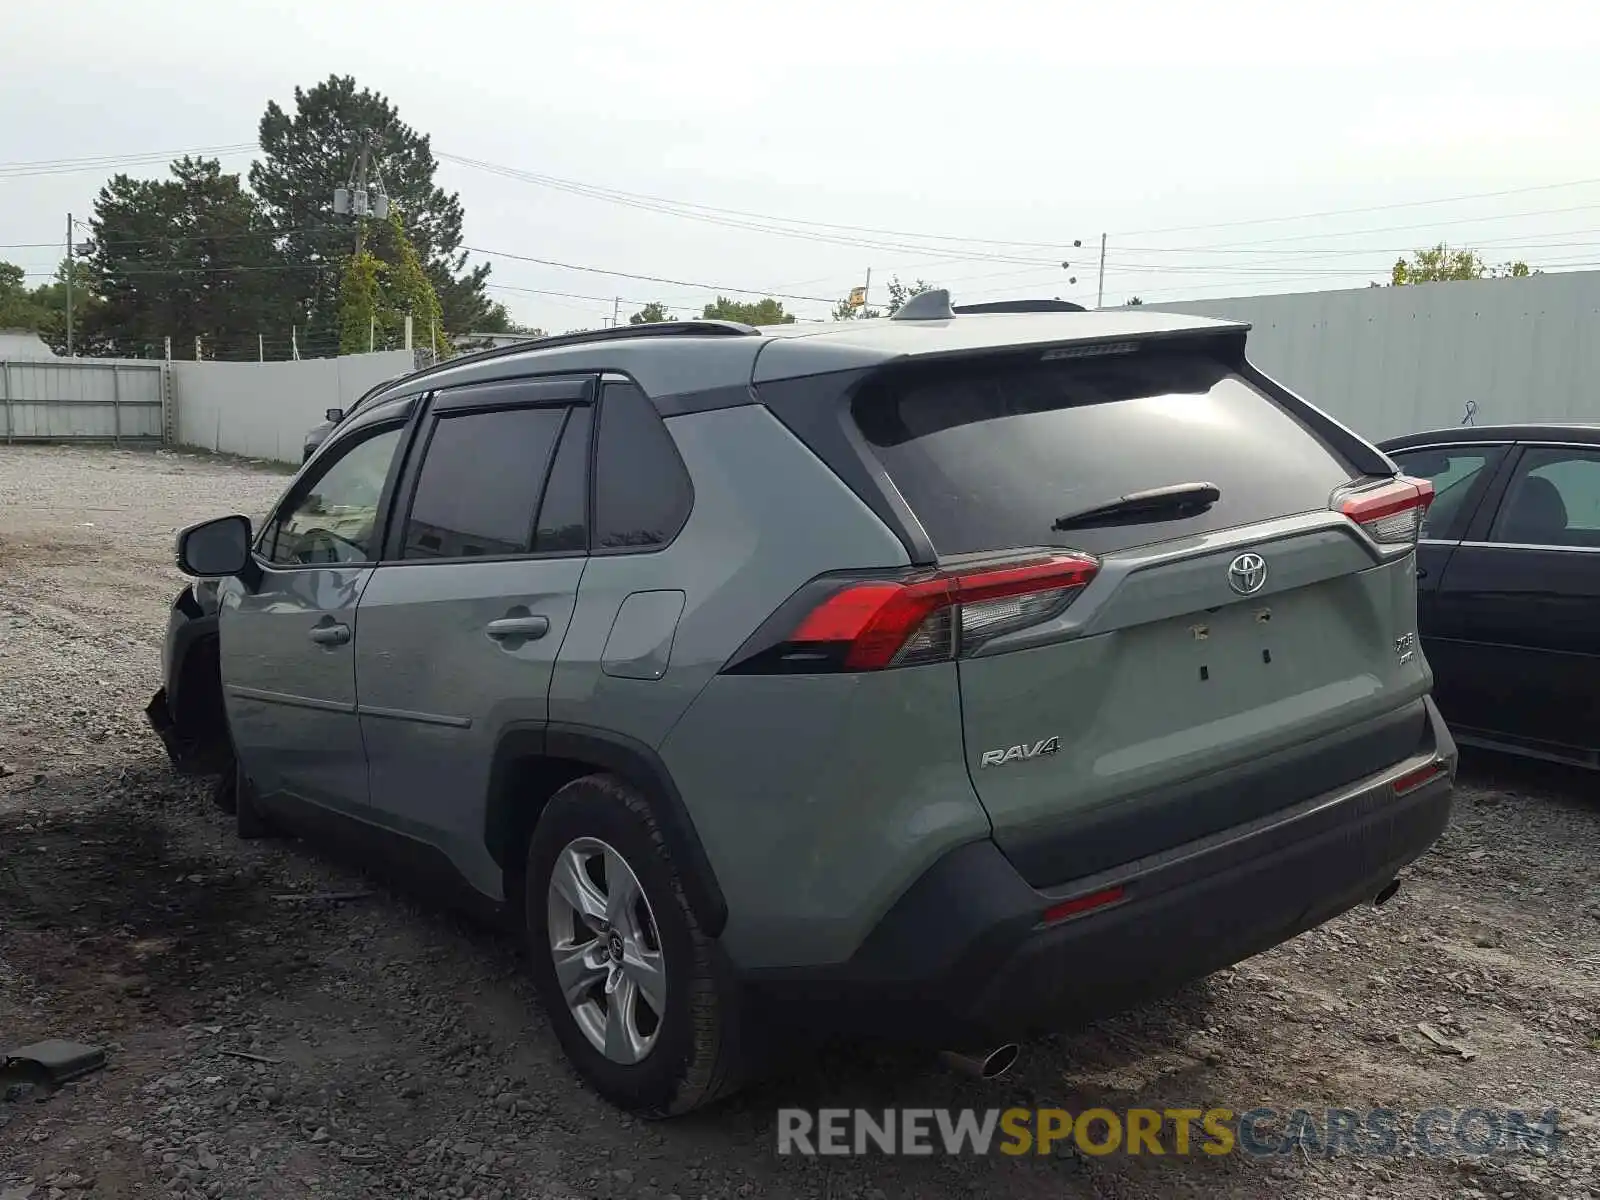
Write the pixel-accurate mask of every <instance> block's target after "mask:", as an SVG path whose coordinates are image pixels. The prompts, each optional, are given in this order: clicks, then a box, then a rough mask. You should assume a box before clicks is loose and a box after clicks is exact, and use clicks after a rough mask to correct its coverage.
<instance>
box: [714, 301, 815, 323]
mask: <svg viewBox="0 0 1600 1200" xmlns="http://www.w3.org/2000/svg"><path fill="white" fill-rule="evenodd" d="M700 315H701V316H702V317H704V318H705V319H706V320H707V321H739V322H741V323H743V324H745V325H792V324H794V314H793V313H787V312H784V311H783V302H782V301H781V300H774V299H773V298H772V297H771V296H767V297H764V298H763V299H760V300H730V299H729V298H728V297H727V296H718V297H717V298H716V301H715V302H714V303H712V304H708V305H706V306H705V308H704V309H703V310H702V311H701V314H700Z"/></svg>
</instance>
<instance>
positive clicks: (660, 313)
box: [628, 297, 720, 325]
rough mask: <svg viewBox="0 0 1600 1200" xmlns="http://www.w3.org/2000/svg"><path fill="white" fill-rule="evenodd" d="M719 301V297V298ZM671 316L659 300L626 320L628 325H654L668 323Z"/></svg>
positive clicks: (653, 301)
mask: <svg viewBox="0 0 1600 1200" xmlns="http://www.w3.org/2000/svg"><path fill="white" fill-rule="evenodd" d="M719 299H720V297H719ZM670 320H672V314H671V313H669V312H668V311H667V306H666V305H665V304H663V303H661V301H659V300H652V301H650V303H649V304H646V305H645V306H644V307H643V308H641V309H640V310H639V311H638V312H636V313H634V314H633V316H631V317H629V318H628V324H629V325H654V324H656V323H657V322H658V321H670Z"/></svg>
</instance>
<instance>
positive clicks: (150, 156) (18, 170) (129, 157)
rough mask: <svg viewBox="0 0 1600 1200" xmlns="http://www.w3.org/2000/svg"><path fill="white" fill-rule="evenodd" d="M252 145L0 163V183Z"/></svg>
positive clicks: (235, 151) (219, 152) (238, 151)
mask: <svg viewBox="0 0 1600 1200" xmlns="http://www.w3.org/2000/svg"><path fill="white" fill-rule="evenodd" d="M256 148H257V147H256V144H255V143H254V142H235V143H233V144H232V145H227V146H200V147H197V148H194V149H190V150H165V151H160V152H156V151H149V152H146V153H142V154H106V155H98V156H96V157H93V158H57V159H40V160H38V161H35V162H10V163H0V179H29V178H33V177H35V176H39V175H71V174H75V173H77V172H80V171H104V170H108V169H114V168H117V167H134V166H144V165H147V164H149V163H153V162H171V161H173V160H175V159H179V158H192V157H196V156H209V157H213V158H216V157H221V156H222V155H233V154H243V153H245V152H246V151H254V150H255V149H256Z"/></svg>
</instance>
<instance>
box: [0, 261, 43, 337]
mask: <svg viewBox="0 0 1600 1200" xmlns="http://www.w3.org/2000/svg"><path fill="white" fill-rule="evenodd" d="M26 278H27V275H26V273H25V272H24V271H23V269H22V268H21V267H19V266H17V265H16V264H15V263H8V262H0V329H31V330H34V331H35V332H37V331H38V329H39V325H40V322H41V321H42V320H43V318H44V314H43V313H42V312H40V311H39V306H38V301H37V300H36V299H35V296H34V293H33V292H32V291H30V290H29V289H28V288H26V287H24V286H23V280H25V279H26Z"/></svg>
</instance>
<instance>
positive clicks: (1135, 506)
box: [1051, 483, 1222, 531]
mask: <svg viewBox="0 0 1600 1200" xmlns="http://www.w3.org/2000/svg"><path fill="white" fill-rule="evenodd" d="M1221 499H1222V491H1221V489H1220V488H1218V487H1217V486H1216V485H1215V484H1210V483H1174V484H1171V485H1170V486H1168V487H1158V488H1150V489H1149V490H1148V491H1143V492H1129V493H1128V494H1127V495H1126V496H1119V497H1118V498H1117V499H1115V500H1112V501H1110V502H1109V503H1106V504H1097V505H1095V506H1094V507H1093V508H1086V509H1084V510H1083V511H1082V512H1075V513H1068V514H1067V515H1066V516H1064V517H1057V518H1056V523H1055V524H1054V525H1052V526H1051V528H1052V529H1055V530H1057V531H1060V530H1064V529H1087V528H1090V527H1091V526H1095V525H1132V524H1136V523H1138V522H1141V521H1180V520H1182V519H1183V518H1185V517H1193V516H1198V515H1199V514H1200V513H1203V512H1205V510H1206V509H1208V508H1210V507H1211V506H1212V505H1213V504H1215V503H1216V502H1217V501H1218V500H1221Z"/></svg>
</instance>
